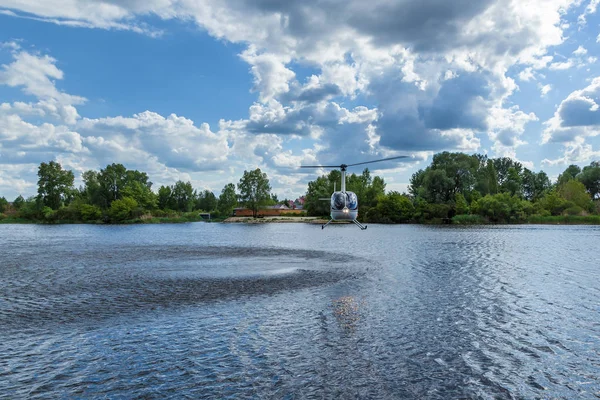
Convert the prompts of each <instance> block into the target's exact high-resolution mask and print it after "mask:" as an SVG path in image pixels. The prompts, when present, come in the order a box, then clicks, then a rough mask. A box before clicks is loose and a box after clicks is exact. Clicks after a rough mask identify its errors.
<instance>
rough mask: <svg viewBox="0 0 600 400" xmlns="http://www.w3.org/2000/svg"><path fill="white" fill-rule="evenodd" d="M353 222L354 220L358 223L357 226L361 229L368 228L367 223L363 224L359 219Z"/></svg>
mask: <svg viewBox="0 0 600 400" xmlns="http://www.w3.org/2000/svg"><path fill="white" fill-rule="evenodd" d="M352 222H354V224H356V226H358V227H359V228H360V229H361V230H363V231H364V230H365V229H367V226H366V225H363V224H361V223H360V222H358V221H357V220H355V219H353V220H352Z"/></svg>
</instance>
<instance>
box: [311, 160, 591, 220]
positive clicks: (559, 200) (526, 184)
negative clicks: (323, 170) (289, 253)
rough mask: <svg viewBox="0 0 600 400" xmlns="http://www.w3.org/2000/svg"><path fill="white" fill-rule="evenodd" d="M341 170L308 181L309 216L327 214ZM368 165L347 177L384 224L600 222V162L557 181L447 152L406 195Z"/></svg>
mask: <svg viewBox="0 0 600 400" xmlns="http://www.w3.org/2000/svg"><path fill="white" fill-rule="evenodd" d="M339 181H340V172H339V171H331V172H330V173H329V174H328V175H325V176H321V177H319V178H317V179H316V180H315V181H312V182H309V184H308V192H307V195H306V209H307V211H308V214H309V215H326V214H327V213H328V207H329V205H328V203H327V202H322V201H319V200H318V199H319V198H320V197H324V196H328V195H329V194H330V193H331V192H332V189H333V185H334V182H339ZM385 186H386V184H385V181H384V179H383V178H381V177H377V176H376V177H371V174H370V172H369V170H368V169H365V170H364V171H363V172H362V174H360V175H356V174H352V175H350V176H349V177H348V183H347V185H346V187H347V190H349V191H353V192H355V193H356V194H357V196H358V201H359V206H360V207H359V219H360V220H361V221H362V222H379V223H402V222H414V223H455V224H482V223H549V224H556V223H565V224H568V223H577V224H584V223H588V224H599V223H600V215H599V214H600V200H599V199H598V198H599V196H600V163H598V162H592V163H591V164H590V165H588V166H585V167H583V169H582V168H580V167H579V166H577V165H570V166H569V167H568V168H566V170H565V171H564V172H563V173H562V174H560V176H559V177H558V179H557V180H556V182H551V181H550V179H549V177H548V176H547V175H546V173H545V172H543V171H540V172H534V171H531V170H529V169H527V168H525V167H524V166H523V165H522V164H521V163H519V162H517V161H514V160H512V159H510V158H506V157H503V158H495V159H494V158H488V157H487V156H485V155H480V154H475V155H467V154H464V153H450V152H443V153H439V154H436V155H435V156H434V157H433V160H432V163H431V164H430V165H429V166H428V167H427V168H425V169H421V170H419V171H417V172H416V173H414V174H413V175H412V177H411V180H410V185H409V187H408V193H398V192H395V191H390V192H386V191H385Z"/></svg>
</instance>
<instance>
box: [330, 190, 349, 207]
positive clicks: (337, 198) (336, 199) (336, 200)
mask: <svg viewBox="0 0 600 400" xmlns="http://www.w3.org/2000/svg"><path fill="white" fill-rule="evenodd" d="M344 207H346V196H344V193H342V192H335V193H334V194H333V196H331V208H333V209H335V210H342V209H343V208H344Z"/></svg>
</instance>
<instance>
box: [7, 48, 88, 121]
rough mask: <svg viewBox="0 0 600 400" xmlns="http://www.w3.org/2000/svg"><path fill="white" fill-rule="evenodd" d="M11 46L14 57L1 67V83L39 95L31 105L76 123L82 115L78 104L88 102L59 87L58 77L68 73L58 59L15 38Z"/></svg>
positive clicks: (63, 119) (40, 110)
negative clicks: (29, 49)
mask: <svg viewBox="0 0 600 400" xmlns="http://www.w3.org/2000/svg"><path fill="white" fill-rule="evenodd" d="M10 48H11V49H12V50H13V51H12V56H13V59H14V61H13V62H12V63H10V64H7V65H6V64H5V65H2V67H1V68H0V85H2V84H4V85H7V86H11V87H18V88H21V90H22V91H23V92H24V93H25V94H27V95H31V96H34V97H36V98H37V99H39V102H38V103H36V104H34V105H30V106H31V107H33V108H36V109H37V110H39V112H40V113H43V114H46V113H48V114H50V115H53V116H55V117H56V118H59V119H61V121H63V122H65V123H67V124H74V123H75V121H76V120H77V119H78V118H79V114H78V113H77V110H76V108H75V106H76V105H79V104H83V103H85V101H86V99H85V98H84V97H81V96H75V95H71V94H68V93H65V92H62V91H60V90H59V89H58V88H57V87H56V81H55V80H61V79H63V77H64V74H63V71H62V70H60V69H59V68H58V67H57V66H56V60H55V59H54V58H52V57H50V56H48V55H38V54H31V53H29V52H26V51H23V50H21V49H20V47H19V46H18V45H14V42H13V46H11V47H10ZM21 107H22V106H21Z"/></svg>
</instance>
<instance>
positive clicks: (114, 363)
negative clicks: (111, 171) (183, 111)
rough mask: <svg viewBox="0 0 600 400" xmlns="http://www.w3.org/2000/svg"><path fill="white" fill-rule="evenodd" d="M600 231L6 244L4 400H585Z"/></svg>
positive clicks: (56, 230)
mask: <svg viewBox="0 0 600 400" xmlns="http://www.w3.org/2000/svg"><path fill="white" fill-rule="evenodd" d="M599 244H600V227H587V226H560V227H558V226H493V227H482V228H452V227H426V226H409V225H401V226H385V225H370V226H369V229H368V230H366V231H360V230H359V229H358V228H357V227H354V226H347V225H344V226H337V225H336V226H329V227H327V228H326V229H325V230H321V228H320V226H318V225H308V224H263V225H237V224H217V223H213V224H210V223H192V224H182V225H143V226H92V225H62V226H40V225H0V398H2V399H18V398H47V399H57V398H110V399H119V398H127V399H128V398H157V399H163V398H219V399H222V398H260V399H263V398H278V399H279V398H284V399H296V398H340V399H342V398H343V399H351V398H443V399H448V398H482V399H485V398H565V399H574V398H598V397H600V257H599V256H600V250H599V246H598V245H599Z"/></svg>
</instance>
